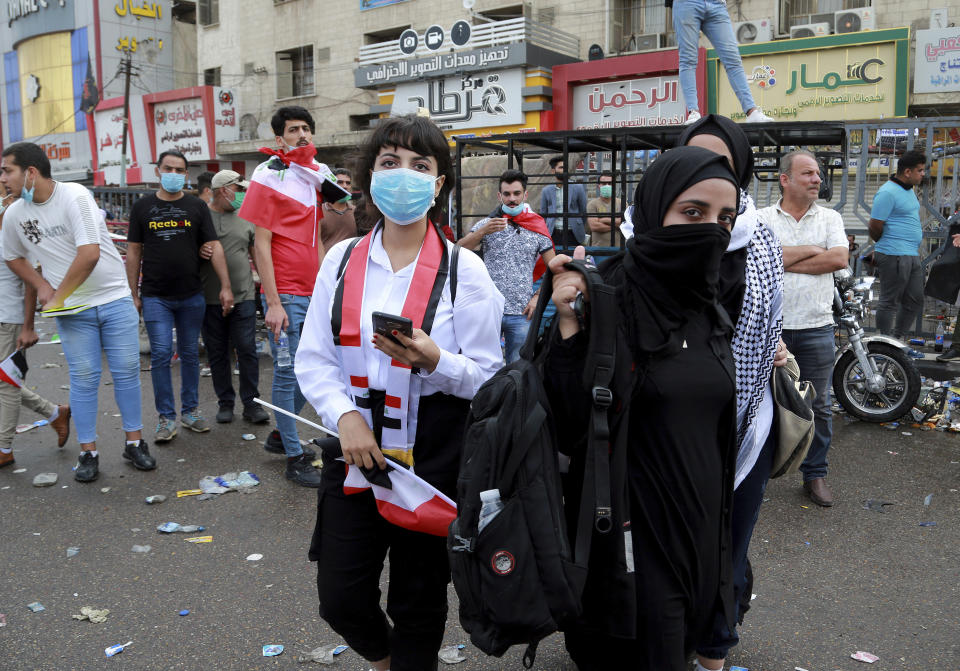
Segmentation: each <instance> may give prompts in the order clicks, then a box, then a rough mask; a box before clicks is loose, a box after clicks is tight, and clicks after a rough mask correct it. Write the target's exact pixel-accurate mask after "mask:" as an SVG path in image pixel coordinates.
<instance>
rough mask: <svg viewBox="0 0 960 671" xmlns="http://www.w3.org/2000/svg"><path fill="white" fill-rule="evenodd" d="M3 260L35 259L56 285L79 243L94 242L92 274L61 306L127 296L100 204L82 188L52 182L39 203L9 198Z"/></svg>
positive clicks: (108, 301)
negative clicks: (96, 258) (96, 251)
mask: <svg viewBox="0 0 960 671" xmlns="http://www.w3.org/2000/svg"><path fill="white" fill-rule="evenodd" d="M2 235H3V258H4V260H6V261H13V260H14V259H18V258H24V259H27V260H29V261H30V262H32V263H39V264H40V266H41V270H42V272H43V277H44V279H46V280H47V281H48V282H49V283H50V284H51V285H52V286H53V288H54V289H56V288H57V287H58V286H60V283H61V282H62V281H63V278H64V276H65V275H66V274H67V270H68V269H69V268H70V264H72V263H73V261H74V259H75V258H76V257H77V247H78V246H80V245H96V244H99V245H100V260H99V261H98V262H97V265H96V266H95V267H94V269H93V272H91V273H90V275H89V276H88V277H87V279H86V280H85V281H84V282H83V284H81V285H80V286H79V287H77V289H76V291H74V292H73V294H71V295H70V296H68V297H67V299H66V300H65V301H64V307H75V306H78V305H90V306H96V305H105V304H106V303H110V302H112V301H115V300H119V299H121V298H124V297H126V296H129V295H130V287H129V285H128V284H127V277H126V272H125V269H124V265H123V259H121V258H120V253H119V252H118V251H117V248H116V247H114V245H113V240H111V239H110V233H109V232H108V231H107V225H106V223H105V222H104V219H103V215H102V214H100V208H98V207H97V204H96V202H94V200H93V196H92V195H90V192H89V191H88V190H87V188H86V187H84V186H81V185H80V184H73V183H71V182H54V189H53V193H52V194H51V195H50V197H49V198H48V199H47V200H46V201H44V202H42V203H28V202H26V201H24V200H23V199H22V198H21V199H19V200H17V201H16V202H14V203H13V204H12V205H11V206H10V207H9V208H7V211H6V212H5V213H4V217H3V233H2Z"/></svg>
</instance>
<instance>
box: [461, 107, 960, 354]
mask: <svg viewBox="0 0 960 671" xmlns="http://www.w3.org/2000/svg"><path fill="white" fill-rule="evenodd" d="M743 130H744V131H745V132H746V133H747V135H748V137H749V139H750V143H751V146H752V147H753V148H754V157H755V159H756V166H755V178H754V183H753V185H752V186H751V189H750V193H751V195H752V196H753V198H754V201H755V202H756V205H757V207H758V208H759V207H765V206H768V205H772V204H774V203H776V202H777V200H778V199H779V197H780V192H779V188H778V177H777V175H778V174H779V166H780V158H781V157H782V156H783V154H785V153H786V152H788V151H790V150H793V149H799V148H802V149H807V150H810V151H812V152H813V153H814V154H816V156H817V157H818V158H819V159H820V162H821V164H822V165H823V168H824V177H825V182H826V183H827V184H828V185H829V186H830V190H831V191H832V194H831V196H830V198H829V200H828V202H827V205H828V206H829V207H832V208H833V209H835V210H837V211H838V212H840V213H841V215H842V216H843V218H844V226H845V228H846V231H847V233H848V234H853V235H855V236H856V237H857V239H858V241H860V242H861V245H860V247H859V253H858V254H856V255H855V256H854V258H853V259H852V265H853V266H854V269H855V271H856V272H857V273H858V274H863V273H864V272H865V271H866V270H868V268H867V267H866V266H865V263H864V261H865V259H869V258H870V254H871V252H872V250H873V243H872V242H871V241H870V239H869V235H868V230H867V224H868V222H869V220H870V209H871V203H872V201H873V196H874V194H875V193H876V191H877V189H878V188H879V187H880V186H881V185H882V184H884V183H886V181H887V180H889V178H890V177H891V176H893V175H894V174H895V173H896V161H895V159H896V157H897V156H899V155H902V154H903V152H904V151H907V150H909V149H913V148H917V149H920V150H922V151H924V153H925V154H926V156H927V160H928V166H929V172H928V174H929V178H928V179H927V180H926V181H925V182H924V184H923V185H921V187H920V189H919V192H918V197H919V199H920V203H921V205H922V209H921V223H922V226H923V244H922V247H921V256H922V259H923V265H924V269H925V270H926V268H927V267H928V266H929V264H930V263H932V262H933V261H934V260H935V259H936V258H937V257H938V256H939V254H940V252H941V251H942V249H943V248H944V245H945V244H947V242H948V239H947V231H948V228H949V227H948V225H947V219H948V217H950V216H951V214H952V213H954V212H955V211H956V210H957V208H958V205H960V184H958V175H960V117H943V118H927V119H890V120H878V121H868V122H851V123H844V122H830V121H828V122H819V123H774V124H765V125H756V126H750V125H744V126H743ZM681 131H682V128H681V127H678V126H664V127H657V128H647V127H643V128H618V129H609V130H608V129H603V130H586V131H556V132H550V133H525V134H515V135H498V136H492V137H485V138H457V146H456V167H457V171H458V174H457V178H458V179H457V185H456V189H455V192H454V194H453V198H454V219H453V221H455V222H456V231H457V235H458V236H460V235H464V234H465V233H466V232H468V231H469V227H470V225H472V224H473V223H474V222H475V221H477V220H479V219H480V218H482V217H485V216H487V215H488V213H489V210H491V209H493V207H494V206H495V205H496V202H497V197H496V187H495V186H494V187H493V188H480V187H478V186H477V185H478V184H481V183H483V181H484V180H486V181H487V182H488V183H490V181H491V180H495V179H496V178H497V177H498V176H499V174H500V172H502V171H503V170H504V169H507V168H516V169H520V170H524V171H525V172H526V173H527V175H528V176H529V177H530V178H531V184H530V187H529V194H530V198H529V201H530V203H531V206H532V207H533V208H534V209H536V208H537V205H538V203H539V198H538V197H539V193H540V189H541V188H542V186H543V185H544V184H547V183H550V184H552V183H555V176H554V174H553V173H551V172H547V169H546V162H547V159H548V158H549V157H551V156H562V157H563V158H564V160H565V162H566V166H567V168H568V171H569V178H568V180H567V181H566V182H565V184H567V183H572V182H581V183H583V182H584V181H585V182H586V186H588V187H589V186H590V185H592V184H593V183H594V182H595V178H596V176H597V174H598V173H599V172H600V171H601V170H604V169H606V170H611V171H612V172H613V174H614V184H613V201H612V205H613V207H612V208H611V211H610V212H600V213H597V214H598V215H600V216H604V215H618V214H620V213H622V212H623V211H624V209H625V208H626V206H627V205H628V203H629V201H630V199H631V198H632V197H633V190H634V187H635V185H636V182H637V180H638V179H639V177H640V175H642V173H643V170H644V169H645V168H646V167H647V165H649V162H650V161H651V160H653V159H655V157H656V155H657V154H658V153H659V152H660V151H663V150H666V149H669V148H670V147H673V146H674V145H675V143H676V139H677V136H678V135H679V133H680V132H681ZM575 166H580V168H579V169H578V170H575V169H574V168H575ZM493 183H494V184H496V183H495V182H493ZM570 216H571V213H570V212H567V211H563V212H560V213H557V217H558V219H560V220H561V221H562V224H561V223H560V222H559V221H558V224H557V225H558V226H559V225H562V227H563V228H564V229H568V228H569V219H570ZM573 216H579V215H576V214H574V215H573ZM612 240H613V234H612V233H611V238H610V240H600V241H599V242H601V243H603V242H606V243H609V242H611V241H612ZM596 243H597V241H594V249H595V250H596V251H597V252H598V253H597V255H601V256H602V255H605V254H609V253H613V252H614V251H616V249H615V248H612V247H610V246H608V245H603V244H601V245H597V244H596ZM560 249H563V248H560ZM566 251H569V250H566ZM954 313H955V308H954V306H945V305H944V304H943V303H939V302H935V301H932V300H928V302H927V305H926V306H925V309H924V315H928V317H935V316H937V315H939V314H944V315H950V316H952V315H953V314H954ZM933 327H934V322H933V321H931V319H930V318H927V319H922V320H921V321H920V322H919V323H918V325H917V329H916V330H917V333H922V334H925V335H930V334H932V332H933Z"/></svg>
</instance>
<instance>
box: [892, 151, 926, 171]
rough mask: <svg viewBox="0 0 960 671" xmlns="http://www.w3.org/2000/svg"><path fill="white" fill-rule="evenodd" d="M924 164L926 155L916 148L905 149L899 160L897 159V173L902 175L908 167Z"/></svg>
mask: <svg viewBox="0 0 960 671" xmlns="http://www.w3.org/2000/svg"><path fill="white" fill-rule="evenodd" d="M926 164H927V157H926V156H924V154H923V152H922V151H917V150H916V149H911V150H910V151H905V152H903V156H901V157H900V160H899V161H897V174H898V175H902V174H903V173H905V172H906V171H907V170H909V169H910V168H916V167H918V166H921V165H926Z"/></svg>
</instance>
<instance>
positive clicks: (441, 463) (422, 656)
mask: <svg viewBox="0 0 960 671" xmlns="http://www.w3.org/2000/svg"><path fill="white" fill-rule="evenodd" d="M371 400H372V402H373V408H372V412H373V416H374V436H375V437H376V439H377V441H378V442H379V441H380V429H381V423H382V412H383V394H382V392H376V391H373V390H371ZM469 407H470V402H469V401H467V400H464V399H458V398H454V397H452V396H447V395H445V394H433V395H430V396H425V397H421V398H420V410H419V413H418V416H417V438H416V444H415V445H414V448H413V457H414V462H415V464H416V466H415V468H416V472H417V475H419V476H420V477H422V478H423V479H425V480H426V481H427V482H429V483H430V484H432V485H433V486H434V487H437V488H438V489H440V490H441V491H443V492H444V493H446V494H447V495H448V496H455V495H456V494H455V491H456V478H457V470H458V467H459V463H460V450H461V443H462V440H463V428H464V421H465V419H466V415H467V412H468V411H469ZM345 474H346V467H345V466H344V464H343V463H342V462H339V461H335V460H333V459H326V458H325V459H324V464H323V471H322V473H321V477H322V478H323V484H322V485H321V487H320V489H319V490H318V491H317V524H316V527H315V528H314V531H313V540H312V542H311V544H310V555H309V556H310V560H311V561H315V562H317V594H318V596H319V597H320V617H322V618H323V619H324V620H326V621H327V623H328V624H329V625H330V627H331V628H332V629H333V630H334V631H335V632H337V633H338V634H339V635H340V636H342V637H343V639H344V640H345V641H346V642H347V645H349V646H350V647H351V648H353V649H354V650H355V651H356V652H357V653H358V654H359V655H360V656H362V657H363V658H364V659H367V660H369V661H377V660H381V659H383V658H385V657H387V656H390V657H391V661H390V669H391V671H429V670H431V669H436V668H437V652H438V651H439V650H440V644H441V643H442V642H443V630H444V627H445V626H446V622H447V584H448V583H449V582H450V564H449V562H448V560H447V545H446V542H447V540H446V538H444V537H441V536H431V535H428V534H423V533H418V532H415V531H408V530H407V529H403V528H401V527H398V526H395V525H393V524H390V523H389V522H387V521H386V520H385V519H383V517H381V515H380V513H379V511H378V510H377V506H376V501H375V499H374V497H373V493H372V492H370V491H365V492H361V493H359V494H350V495H347V494H344V493H343V480H344V477H345ZM388 556H389V558H390V580H389V587H388V589H387V612H386V613H384V612H383V610H382V609H381V608H380V596H381V592H380V574H381V573H383V565H384V560H385V559H386V558H387V557H388ZM387 616H389V618H390V620H389V621H388V620H387ZM391 623H392V624H391Z"/></svg>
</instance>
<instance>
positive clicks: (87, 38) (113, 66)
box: [0, 0, 196, 181]
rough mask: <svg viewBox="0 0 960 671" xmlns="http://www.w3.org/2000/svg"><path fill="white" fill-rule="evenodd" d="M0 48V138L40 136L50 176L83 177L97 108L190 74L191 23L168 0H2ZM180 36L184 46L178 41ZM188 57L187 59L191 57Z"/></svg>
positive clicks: (89, 166)
mask: <svg viewBox="0 0 960 671" xmlns="http://www.w3.org/2000/svg"><path fill="white" fill-rule="evenodd" d="M3 4H4V7H3V10H4V11H3V13H4V14H5V16H4V19H5V20H4V21H3V24H2V25H0V51H2V53H3V65H4V90H3V95H2V96H0V141H2V143H3V144H4V145H7V144H10V143H13V142H19V141H21V140H27V141H32V142H36V143H38V144H40V145H41V146H42V147H43V148H44V149H45V150H46V152H47V156H48V157H49V158H50V161H51V167H52V170H53V174H54V177H56V178H57V179H62V180H78V181H85V180H89V179H91V178H92V172H93V170H94V168H95V166H96V151H95V149H94V146H95V143H94V137H95V133H96V128H95V119H94V109H95V108H96V106H97V105H98V104H99V103H100V101H102V100H103V99H105V98H111V97H117V96H121V97H122V96H123V92H124V85H125V81H124V76H123V75H121V74H120V69H121V63H122V62H123V61H124V59H127V58H129V60H130V63H131V65H132V68H131V72H132V73H133V74H132V76H131V89H132V90H134V91H136V92H141V93H142V92H146V93H153V92H158V91H166V90H170V89H175V88H177V87H178V86H183V85H189V84H192V83H193V82H194V80H195V79H196V74H195V72H196V62H195V53H196V49H195V44H196V37H195V28H194V26H193V25H191V24H189V23H184V22H181V21H179V20H178V18H177V16H176V12H175V11H174V5H175V4H176V3H171V2H169V1H165V0H159V1H157V2H152V3H148V2H143V3H139V4H138V3H135V2H132V1H131V0H92V1H91V0H84V1H81V0H8V1H7V2H5V3H3ZM184 44H186V45H187V46H186V49H184V48H183V45H184ZM191 59H193V60H192V61H191Z"/></svg>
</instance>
